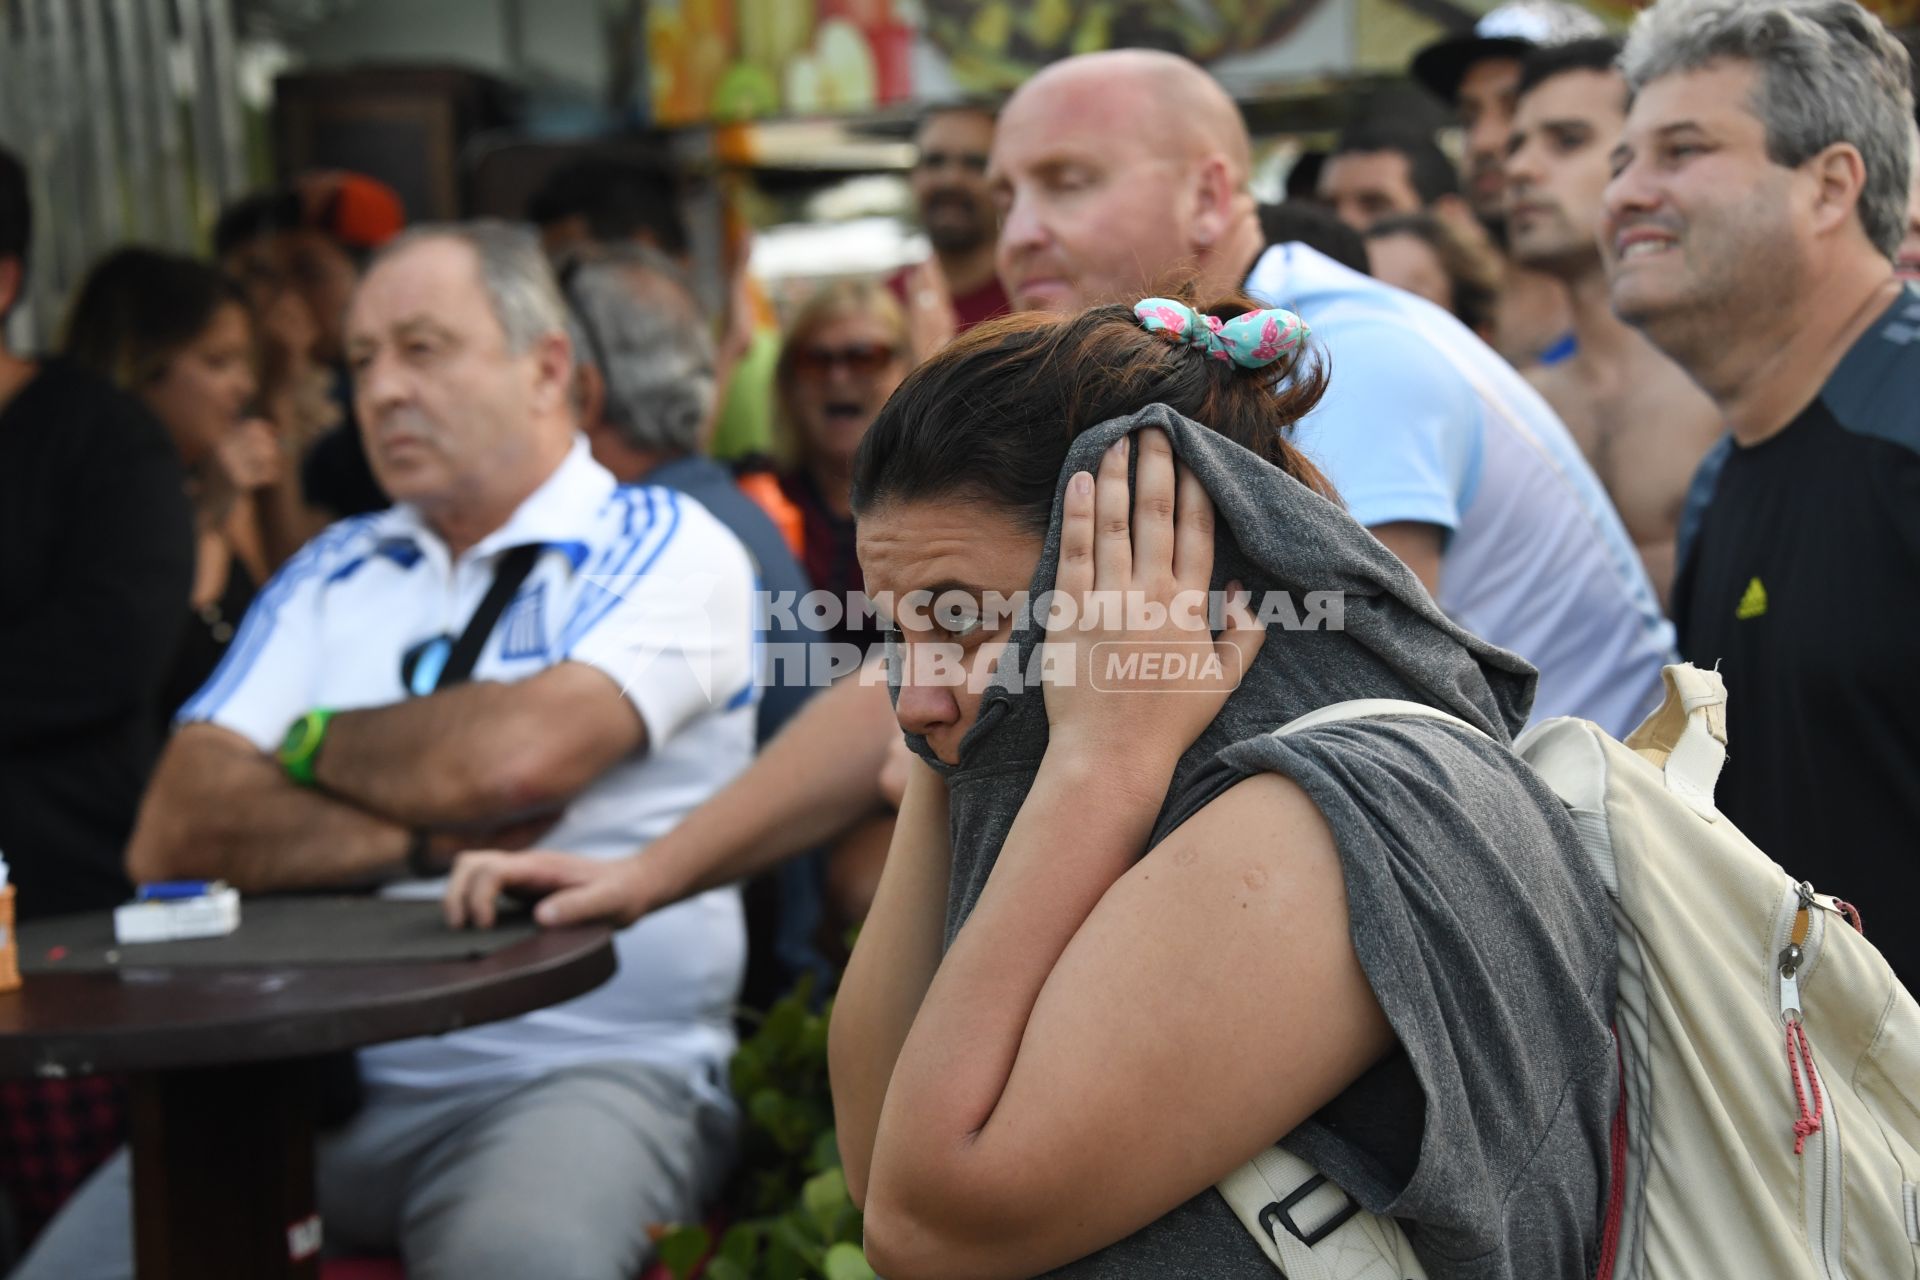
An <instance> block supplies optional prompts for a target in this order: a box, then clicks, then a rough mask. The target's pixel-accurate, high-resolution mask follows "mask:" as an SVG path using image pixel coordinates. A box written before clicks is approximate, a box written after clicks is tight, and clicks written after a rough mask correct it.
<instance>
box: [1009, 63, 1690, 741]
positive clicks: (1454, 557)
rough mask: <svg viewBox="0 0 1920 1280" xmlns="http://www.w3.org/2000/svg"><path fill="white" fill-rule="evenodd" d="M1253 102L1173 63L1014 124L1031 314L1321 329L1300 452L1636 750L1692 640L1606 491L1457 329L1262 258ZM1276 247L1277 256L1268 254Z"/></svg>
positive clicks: (1544, 681) (1459, 602)
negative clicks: (1258, 322)
mask: <svg viewBox="0 0 1920 1280" xmlns="http://www.w3.org/2000/svg"><path fill="white" fill-rule="evenodd" d="M1250 155H1251V146H1250V144H1249V141H1248V137H1247V130H1246V125H1245V123H1244V122H1243V121H1242V119H1241V116H1240V112H1239V109H1238V108H1237V107H1236V106H1235V105H1234V103H1233V100H1232V99H1231V98H1229V97H1228V96H1227V95H1226V93H1225V92H1224V91H1223V90H1222V89H1221V88H1220V86H1219V85H1218V84H1216V83H1215V82H1214V81H1213V80H1212V79H1211V78H1210V77H1209V76H1208V75H1207V74H1206V73H1205V72H1204V71H1201V70H1200V69H1199V68H1198V67H1196V66H1195V65H1194V64H1192V63H1191V62H1188V61H1186V60H1185V59H1182V58H1179V57H1176V56H1174V55H1171V54H1166V53H1160V52H1156V51H1151V50H1140V49H1127V50H1115V51H1111V52H1106V53H1094V54H1086V55H1082V56H1080V57H1076V58H1068V59H1065V60H1063V61H1061V62H1056V63H1054V64H1052V65H1051V66H1049V67H1048V68H1046V69H1045V70H1044V71H1042V72H1041V73H1040V74H1039V75H1037V76H1035V77H1034V78H1033V79H1031V80H1029V81H1028V82H1027V83H1026V84H1025V85H1024V86H1022V88H1021V89H1020V90H1019V91H1018V92H1017V93H1016V94H1014V96H1013V98H1012V99H1011V100H1010V101H1009V102H1008V103H1007V105H1006V107H1005V108H1004V109H1003V110H1002V112H1001V115H1000V126H999V129H998V131H997V133H996V134H995V136H994V144H993V153H992V159H991V161H990V163H989V166H988V177H989V181H990V183H991V185H992V187H993V190H994V193H995V199H996V200H997V202H998V203H999V206H1000V210H1001V231H1000V246H999V257H998V262H999V268H1000V275H1001V279H1002V281H1003V282H1004V283H1005V284H1006V286H1007V293H1008V296H1009V297H1011V298H1012V299H1013V304H1014V306H1015V307H1017V308H1021V309H1044V310H1053V311H1071V310H1077V309H1079V308H1082V307H1086V306H1089V305H1093V304H1095V303H1101V302H1126V303H1131V302H1134V301H1137V300H1138V299H1140V298H1142V297H1144V296H1148V295H1151V294H1155V293H1164V292H1167V291H1170V290H1173V289H1176V288H1178V287H1179V286H1180V285H1181V284H1182V283H1184V282H1192V285H1193V292H1194V293H1195V294H1197V295H1198V297H1199V299H1200V300H1201V301H1202V302H1206V301H1211V300H1212V299H1214V298H1217V297H1220V296H1223V295H1226V294H1232V293H1238V292H1243V291H1244V292H1247V293H1250V294H1253V295H1254V296H1255V297H1258V298H1261V299H1263V300H1265V301H1266V302H1268V303H1269V305H1278V306H1285V307H1288V308H1290V309H1292V310H1294V311H1296V312H1299V313H1300V314H1301V315H1302V316H1304V317H1305V318H1306V320H1307V322H1308V323H1309V324H1310V325H1312V326H1313V327H1314V329H1315V332H1316V336H1317V338H1318V340H1319V342H1320V343H1321V345H1322V346H1323V348H1324V350H1325V351H1326V353H1327V355H1328V357H1329V358H1330V361H1331V369H1332V382H1331V385H1330V386H1329V388H1328V392H1327V395H1326V398H1325V399H1324V400H1323V402H1322V403H1321V406H1320V407H1319V408H1318V409H1317V410H1315V412H1314V413H1313V414H1311V415H1309V416H1308V417H1307V418H1306V419H1305V420H1304V421H1303V422H1302V423H1301V426H1300V434H1299V441H1300V443H1301V445H1302V446H1303V447H1305V448H1306V449H1307V451H1308V452H1309V453H1310V454H1311V455H1312V456H1313V457H1314V460H1315V461H1316V462H1318V463H1319V464H1320V466H1321V467H1322V469H1323V470H1324V471H1325V472H1326V473H1327V475H1328V476H1329V477H1330V478H1331V479H1332V480H1333V482H1334V484H1335V485H1336V486H1337V487H1338V488H1339V489H1340V492H1341V494H1342V496H1343V497H1344V498H1345V499H1346V502H1347V506H1348V509H1349V510H1350V511H1351V512H1352V513H1353V515H1354V517H1355V518H1356V519H1358V520H1360V522H1361V523H1362V524H1365V525H1366V526H1367V527H1368V528H1370V529H1371V530H1372V531H1373V532H1374V534H1375V535H1376V536H1377V537H1379V539H1380V540H1381V541H1382V542H1384V543H1385V544H1386V545H1387V546H1388V547H1390V548H1392V550H1393V551H1394V552H1395V553H1396V554H1397V555H1399V556H1400V558H1401V559H1402V560H1404V561H1406V563H1407V564H1408V566H1409V567H1410V568H1412V569H1413V571H1414V572H1415V573H1416V574H1417V575H1418V576H1419V577H1420V580H1421V581H1422V582H1423V583H1425V584H1426V586H1427V589H1428V590H1429V591H1431V592H1432V593H1433V595H1434V597H1435V598H1436V600H1438V602H1439V604H1440V606H1441V608H1443V609H1445V610H1446V611H1447V612H1448V613H1449V614H1450V615H1452V616H1453V617H1454V618H1455V619H1456V620H1458V621H1459V622H1460V623H1461V624H1462V625H1464V626H1466V627H1468V628H1469V629H1470V630H1473V631H1475V632H1478V633H1479V634H1480V635H1482V636H1484V637H1486V638H1487V639H1489V640H1491V641H1493V642H1494V643H1495V644H1499V645H1501V646H1503V647H1505V648H1508V649H1512V650H1514V651H1515V652H1517V653H1519V654H1520V655H1521V656H1523V657H1525V658H1526V659H1527V660H1528V661H1530V662H1532V663H1533V664H1534V665H1535V666H1536V667H1538V668H1539V669H1540V686H1539V692H1538V696H1537V699H1536V702H1535V704H1534V713H1535V716H1536V717H1539V718H1544V717H1547V716H1555V715H1579V716H1585V717H1587V718H1589V719H1592V720H1595V721H1598V722H1599V723H1600V724H1601V725H1603V726H1604V727H1606V728H1607V729H1609V730H1612V731H1613V732H1615V733H1620V734H1624V733H1626V732H1627V731H1628V730H1630V729H1631V728H1632V727H1633V726H1634V725H1635V724H1636V723H1638V721H1639V719H1640V717H1641V716H1642V715H1643V714H1645V713H1646V712H1647V711H1648V710H1650V709H1651V707H1652V705H1653V703H1654V701H1655V695H1656V693H1657V691H1658V689H1659V684H1660V668H1661V666H1662V665H1663V664H1664V663H1666V662H1668V661H1670V660H1671V659H1672V656H1673V633H1672V629H1671V628H1670V627H1669V626H1668V624H1667V622H1666V620H1665V619H1664V618H1663V617H1662V616H1661V614H1660V609H1659V605H1658V603H1657V602H1656V600H1655V597H1654V592H1653V587H1652V585H1651V583H1650V582H1649V581H1648V579H1647V575H1646V572H1645V570H1644V569H1643V568H1642V566H1641V562H1640V557H1639V556H1638V554H1636V552H1635V550H1634V545H1633V541H1632V539H1631V538H1629V537H1628V536H1627V532H1626V530H1625V528H1624V527H1623V526H1622V525H1621V522H1620V518H1619V516H1618V515H1617V514H1616V513H1615V511H1614V509H1613V507H1612V505H1611V504H1610V503H1609V502H1608V500H1607V495H1606V492H1605V490H1604V489H1603V488H1602V487H1601V485H1600V482H1599V480H1598V479H1596V478H1595V476H1594V473H1593V471H1592V469H1591V468H1590V467H1589V466H1588V465H1587V463H1586V460H1585V459H1584V458H1583V457H1582V456H1581V453H1580V450H1579V447H1578V446H1577V445H1576V444H1575V443H1574V441H1573V438H1572V437H1571V436H1570V435H1569V434H1568V432H1567V429H1566V427H1565V426H1564V425H1563V424H1562V423H1561V421H1560V419H1559V418H1558V417H1556V416H1555V415H1554V413H1553V410H1552V409H1551V408H1549V407H1548V406H1547V404H1546V402H1545V401H1544V400H1542V399H1541V397H1540V396H1539V394H1538V393H1537V392H1535V391H1534V390H1533V388H1531V387H1530V386H1528V385H1527V383H1526V382H1525V381H1524V380H1523V379H1522V378H1521V377H1520V376H1519V375H1518V374H1516V373H1515V372H1514V371H1513V370H1512V368H1510V367H1509V366H1508V365H1507V364H1506V362H1505V361H1503V360H1501V359H1500V357H1499V356H1497V355H1496V354H1495V353H1494V352H1493V351H1492V350H1491V349H1490V348H1489V347H1487V346H1486V344H1485V343H1483V342H1481V341H1480V340H1479V339H1478V338H1476V337H1475V336H1474V335H1473V334H1472V333H1471V332H1469V331H1468V330H1467V329H1466V328H1465V327H1463V326H1462V325H1461V324H1460V323H1459V322H1458V321H1457V320H1455V319H1454V318H1453V317H1452V316H1450V315H1448V314H1447V313H1446V312H1444V311H1442V310H1441V309H1440V308H1438V307H1435V306H1432V305H1431V304H1429V303H1427V302H1425V301H1424V300H1422V299H1418V298H1414V297H1412V296H1411V295H1408V294H1405V293H1402V292H1400V291H1399V290H1395V289H1390V288H1388V287H1387V286H1385V285H1383V284H1381V283H1380V282H1378V281H1376V280H1372V279H1369V278H1368V277H1367V276H1364V275H1361V274H1360V273H1358V272H1355V271H1351V270H1349V269H1347V268H1345V267H1342V266H1340V265H1339V264H1338V263H1335V262H1333V261H1332V260H1331V259H1328V258H1326V257H1324V256H1322V255H1321V254H1319V253H1316V252H1315V251H1314V250H1312V249H1310V248H1308V247H1307V246H1306V245H1303V244H1297V243H1296V244H1285V245H1278V246H1275V247H1274V248H1272V249H1270V250H1265V246H1264V240H1263V237H1262V235H1261V232H1260V226H1259V221H1258V218H1257V216H1256V213H1255V207H1254V202H1253V199H1252V197H1251V196H1249V195H1248V194H1247V190H1246V186H1247V174H1248V170H1249V167H1250ZM1263 250H1265V251H1264V252H1263Z"/></svg>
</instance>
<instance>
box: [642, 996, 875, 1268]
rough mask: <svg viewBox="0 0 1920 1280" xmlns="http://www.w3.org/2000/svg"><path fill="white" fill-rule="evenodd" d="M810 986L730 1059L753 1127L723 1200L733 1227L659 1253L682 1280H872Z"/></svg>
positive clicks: (824, 1014) (682, 1235) (822, 1023)
mask: <svg viewBox="0 0 1920 1280" xmlns="http://www.w3.org/2000/svg"><path fill="white" fill-rule="evenodd" d="M813 992H814V984H813V980H812V979H811V978H810V977H809V978H802V979H801V981H800V982H799V983H798V984H797V985H796V986H795V987H794V989H793V990H792V991H790V992H788V993H787V994H786V995H785V996H782V997H781V998H780V999H779V1000H777V1001H776V1002H775V1003H774V1005H773V1007H772V1008H771V1009H769V1010H768V1011H767V1013H766V1015H765V1017H764V1018H762V1019H761V1020H760V1025H759V1027H758V1028H757V1029H756V1030H755V1031H754V1033H753V1034H752V1035H751V1036H749V1037H748V1038H747V1039H746V1040H744V1041H742V1042H741V1045H740V1048H739V1050H738V1051H737V1052H736V1053H735V1054H734V1056H733V1066H732V1077H733V1080H732V1083H733V1094H734V1097H735V1098H737V1099H738V1100H739V1102H740V1108H741V1111H742V1112H743V1113H744V1114H745V1117H746V1124H745V1127H744V1130H743V1133H742V1135H741V1144H740V1147H741V1149H740V1168H739V1172H738V1173H737V1174H736V1175H735V1177H734V1181H733V1185H732V1186H731V1187H730V1188H729V1190H728V1194H727V1197H726V1206H725V1207H726V1211H727V1215H728V1218H729V1220H730V1222H731V1223H732V1225H731V1226H729V1227H728V1228H727V1229H726V1231H725V1232H724V1233H723V1234H722V1235H721V1237H720V1240H719V1243H718V1245H717V1246H716V1245H715V1242H714V1240H713V1235H712V1232H710V1231H709V1230H708V1229H707V1228H706V1227H701V1226H687V1227H678V1228H675V1229H674V1230H672V1231H669V1232H668V1233H666V1234H665V1235H663V1236H662V1237H661V1238H660V1239H659V1240H658V1241H657V1242H656V1244H655V1247H656V1248H657V1249H658V1251H659V1255H660V1261H661V1262H662V1264H664V1265H665V1266H666V1268H667V1270H669V1271H671V1272H672V1273H673V1275H674V1277H675V1280H691V1277H693V1276H696V1275H698V1276H701V1277H704V1280H874V1273H873V1268H872V1267H870V1266H868V1265H867V1259H866V1256H865V1255H864V1254H862V1253H861V1252H860V1210H859V1209H857V1208H856V1207H855V1206H854V1203H853V1197H852V1196H850V1195H849V1194H848V1193H847V1178H846V1174H845V1172H844V1171H843V1170H842V1169H841V1167H840V1148H839V1146H838V1145H837V1144H836V1143H835V1141H834V1133H833V1101H832V1097H831V1095H830V1094H829V1092H828V1087H827V1020H828V1018H829V1017H830V1016H831V1015H832V1009H833V1005H832V1002H831V1001H829V1002H827V1004H826V1005H825V1007H823V1008H821V1009H818V1010H815V1009H814V1007H813V1004H814V1001H813Z"/></svg>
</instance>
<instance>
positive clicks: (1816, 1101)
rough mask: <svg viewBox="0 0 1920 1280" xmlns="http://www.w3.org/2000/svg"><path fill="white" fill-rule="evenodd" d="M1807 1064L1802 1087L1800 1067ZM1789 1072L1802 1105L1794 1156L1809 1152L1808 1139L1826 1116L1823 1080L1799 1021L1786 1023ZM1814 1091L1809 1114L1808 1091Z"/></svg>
mask: <svg viewBox="0 0 1920 1280" xmlns="http://www.w3.org/2000/svg"><path fill="white" fill-rule="evenodd" d="M1802 1062H1805V1063H1806V1068H1807V1070H1806V1085H1805V1087H1804V1088H1803V1087H1802V1085H1801V1076H1800V1064H1801V1063H1802ZM1787 1072H1788V1074H1789V1075H1791V1076H1792V1077H1793V1096H1794V1098H1795V1100H1796V1101H1798V1102H1799V1104H1800V1118H1799V1119H1798V1120H1795V1121H1794V1122H1793V1154H1795V1155H1800V1154H1801V1153H1803V1152H1804V1151H1805V1150H1806V1148H1807V1139H1808V1138H1810V1137H1812V1136H1813V1135H1814V1134H1816V1133H1818V1132H1820V1119H1821V1117H1822V1116H1824V1115H1825V1114H1826V1110H1827V1106H1826V1100H1825V1099H1824V1098H1822V1097H1821V1096H1820V1077H1819V1076H1818V1075H1816V1074H1814V1069H1813V1046H1812V1045H1811V1044H1809V1043H1807V1032H1806V1028H1804V1027H1802V1026H1801V1025H1800V1019H1798V1018H1789V1019H1788V1020H1787ZM1808 1089H1811V1090H1812V1091H1813V1110H1811V1111H1809V1110H1807V1090H1808Z"/></svg>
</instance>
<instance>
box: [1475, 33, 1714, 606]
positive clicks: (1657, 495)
mask: <svg viewBox="0 0 1920 1280" xmlns="http://www.w3.org/2000/svg"><path fill="white" fill-rule="evenodd" d="M1619 56H1620V42H1619V41H1618V40H1616V39H1614V38H1612V37H1610V36H1595V37H1591V38H1588V39H1584V40H1570V41H1568V42H1566V43H1565V44H1557V45H1549V46H1547V47H1545V48H1541V49H1536V50H1534V51H1533V52H1532V53H1530V54H1528V55H1527V57H1526V61H1525V63H1524V64H1523V66H1522V69H1521V74H1520V96H1519V100H1518V102H1517V104H1516V106H1515V109H1514V117H1513V136H1512V139H1511V141H1510V142H1509V144H1508V149H1507V200H1508V204H1507V210H1508V211H1507V229H1508V234H1509V248H1510V249H1511V251H1512V253H1513V259H1514V261H1515V262H1517V263H1519V264H1520V265H1522V266H1524V267H1527V268H1528V269H1530V270H1534V271H1539V272H1542V273H1544V274H1546V275H1549V276H1552V277H1554V278H1555V279H1557V280H1561V281H1563V282H1565V284H1566V286H1567V296H1568V298H1569V299H1570V300H1571V301H1572V303H1573V332H1574V335H1575V337H1576V339H1577V349H1576V350H1575V351H1574V353H1573V354H1572V355H1571V356H1569V357H1567V358H1566V359H1565V360H1562V361H1559V362H1558V363H1555V364H1553V365H1540V366H1536V367H1534V368H1532V369H1530V370H1528V371H1527V379H1528V381H1530V382H1532V383H1533V385H1534V386H1535V387H1536V388H1538V389H1539V391H1540V394H1542V395H1544V396H1545V397H1546V398H1547V403H1549V404H1551V405H1552V406H1553V408H1554V412H1556V413H1558V414H1559V415H1560V417H1561V419H1562V420H1563V421H1564V422H1565V423H1566V424H1567V428H1568V429H1569V430H1570V431H1572V432H1573V436H1574V439H1576V440H1578V441H1579V442H1580V448H1581V449H1582V451H1584V452H1585V453H1586V455H1587V460H1588V461H1589V462H1591V463H1592V464H1593V469H1594V470H1595V471H1596V472H1598V473H1599V476H1600V479H1601V482H1602V483H1604V484H1605V485H1606V486H1607V494H1608V496H1610V497H1611V498H1612V499H1613V502H1614V505H1615V506H1616V507H1618V508H1619V510H1620V518H1621V519H1622V520H1624V521H1625V522H1626V525H1627V531H1628V532H1629V533H1631V534H1632V535H1633V541H1634V545H1635V546H1636V547H1638V548H1639V549H1640V558H1641V560H1642V561H1643V562H1644V563H1645V564H1646V566H1647V576H1648V577H1650V578H1652V579H1653V583H1654V587H1655V589H1657V590H1658V591H1659V592H1660V598H1661V600H1662V601H1663V602H1664V601H1665V599H1666V597H1667V592H1668V589H1669V588H1670V587H1671V586H1672V583H1673V544H1674V533H1675V531H1676V530H1677V529H1678V527H1679V523H1680V511H1681V508H1682V507H1683V506H1684V505H1685V503H1686V497H1687V485H1688V482H1689V481H1690V480H1692V478H1693V472H1694V468H1696V467H1697V466H1699V465H1700V459H1701V457H1702V456H1704V455H1705V453H1706V452H1707V449H1708V448H1709V447H1711V446H1712V444H1713V442H1714V441H1715V440H1717V439H1719V437H1720V435H1721V432H1722V431H1723V430H1724V428H1723V427H1722V425H1721V421H1720V415H1719V413H1718V412H1716V411H1715V409H1714V407H1713V403H1712V401H1710V400H1708V399H1707V397H1706V395H1705V394H1704V393H1703V392H1702V391H1701V390H1700V388H1699V387H1697V386H1695V385H1694V384H1693V382H1692V381H1691V380H1690V379H1689V378H1688V377H1687V375H1686V374H1685V372H1683V371H1682V370H1681V368H1680V366H1679V365H1677V364H1675V363H1674V362H1673V361H1671V360H1669V359H1668V358H1667V357H1666V356H1664V355H1662V354H1661V353H1660V351H1659V349H1658V348H1656V347H1655V346H1654V345H1653V344H1652V343H1650V342H1648V341H1647V339H1646V338H1645V336H1644V335H1642V334H1641V333H1640V332H1639V331H1638V330H1635V329H1633V328H1631V327H1629V326H1628V325H1626V324H1624V323H1622V321H1621V320H1620V318H1619V317H1618V316H1616V315H1614V313H1613V303H1612V301H1611V299H1610V298H1609V296H1608V285H1607V270H1606V267H1605V265H1604V264H1603V263H1602V262H1601V260H1600V240H1599V234H1600V211H1601V195H1602V193H1603V192H1604V191H1605V190H1606V185H1607V179H1608V177H1609V176H1610V173H1609V169H1608V159H1609V155H1610V153H1611V152H1612V150H1613V147H1614V144H1615V143H1617V142H1619V140H1620V131H1621V129H1622V128H1624V127H1625V125H1626V119H1627V82H1626V80H1625V79H1624V78H1623V77H1622V76H1621V74H1620V72H1619V70H1618V69H1616V68H1615V66H1614V63H1615V61H1616V60H1617V59H1618V58H1619Z"/></svg>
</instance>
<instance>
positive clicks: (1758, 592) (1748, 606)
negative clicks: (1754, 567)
mask: <svg viewBox="0 0 1920 1280" xmlns="http://www.w3.org/2000/svg"><path fill="white" fill-rule="evenodd" d="M1766 611H1767V589H1766V588H1765V587H1763V586H1761V585H1760V579H1758V578H1755V579H1754V580H1753V581H1752V582H1749V583H1748V584H1747V592H1746V594H1745V595H1743V596H1741V597H1740V607H1739V608H1738V609H1735V610H1734V611H1733V616H1734V617H1736V618H1738V619H1740V621H1742V622H1745V621H1747V619H1749V618H1757V617H1759V616H1760V615H1761V614H1763V613H1765V612H1766Z"/></svg>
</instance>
